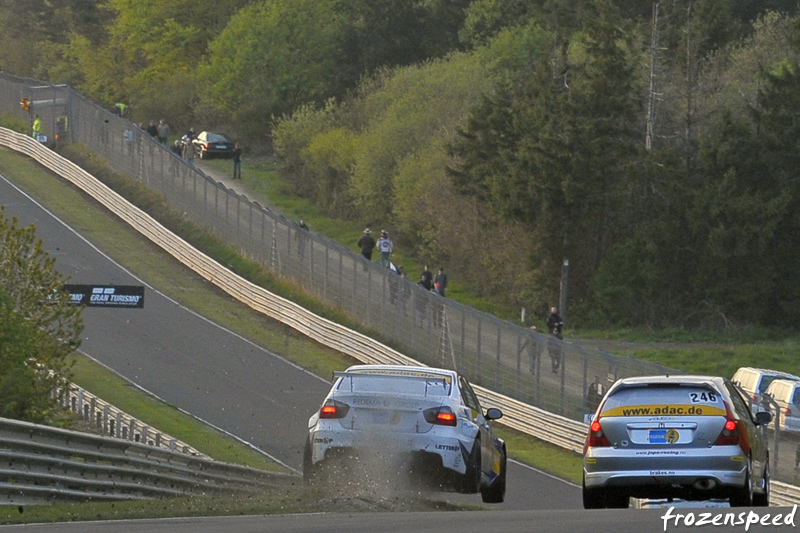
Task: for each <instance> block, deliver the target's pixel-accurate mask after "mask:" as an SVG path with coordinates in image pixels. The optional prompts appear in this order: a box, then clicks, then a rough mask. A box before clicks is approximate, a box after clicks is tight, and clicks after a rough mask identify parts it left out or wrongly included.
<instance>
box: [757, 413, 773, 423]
mask: <svg viewBox="0 0 800 533" xmlns="http://www.w3.org/2000/svg"><path fill="white" fill-rule="evenodd" d="M770 422H772V413H769V412H767V411H759V412H757V413H756V424H758V425H759V426H765V425H767V424H769V423H770Z"/></svg>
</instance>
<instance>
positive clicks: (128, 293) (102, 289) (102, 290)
mask: <svg viewBox="0 0 800 533" xmlns="http://www.w3.org/2000/svg"><path fill="white" fill-rule="evenodd" d="M64 290H65V291H67V292H68V293H69V294H70V303H72V304H75V305H84V306H86V307H132V308H137V309H142V308H144V287H143V286H139V285H64Z"/></svg>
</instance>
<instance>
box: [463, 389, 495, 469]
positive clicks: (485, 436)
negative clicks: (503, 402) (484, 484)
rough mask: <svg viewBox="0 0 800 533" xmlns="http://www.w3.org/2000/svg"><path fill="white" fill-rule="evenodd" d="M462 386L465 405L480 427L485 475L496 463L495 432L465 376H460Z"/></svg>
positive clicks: (482, 467) (482, 464) (482, 465)
mask: <svg viewBox="0 0 800 533" xmlns="http://www.w3.org/2000/svg"><path fill="white" fill-rule="evenodd" d="M460 385H461V387H460V388H461V394H462V397H463V400H464V403H465V404H466V405H467V406H468V407H469V408H470V410H471V411H472V417H473V418H472V421H473V422H475V424H476V425H477V426H478V430H479V432H480V441H481V472H482V473H483V474H485V473H487V472H490V471H491V469H492V462H493V461H494V449H493V442H494V438H493V437H494V432H493V431H492V428H491V426H489V421H488V420H486V417H484V416H483V409H482V408H481V404H480V402H479V401H478V396H477V395H476V394H475V391H474V390H472V386H471V385H470V384H469V382H468V381H467V380H466V379H465V378H464V377H463V376H460Z"/></svg>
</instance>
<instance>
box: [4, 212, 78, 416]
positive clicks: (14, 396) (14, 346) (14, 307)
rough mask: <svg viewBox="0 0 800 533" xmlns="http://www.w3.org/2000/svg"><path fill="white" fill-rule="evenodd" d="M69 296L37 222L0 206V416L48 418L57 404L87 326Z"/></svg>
mask: <svg viewBox="0 0 800 533" xmlns="http://www.w3.org/2000/svg"><path fill="white" fill-rule="evenodd" d="M69 299H70V296H69V294H67V293H66V292H64V291H63V278H62V276H61V274H60V273H58V272H57V271H56V270H55V259H54V258H52V257H50V256H49V255H48V254H47V252H45V251H44V250H43V249H42V243H41V240H40V239H37V238H36V234H35V230H34V228H33V226H30V227H27V228H21V227H19V225H18V223H17V220H16V218H12V219H9V218H7V217H6V216H5V215H4V214H3V212H2V209H0V366H2V368H3V374H2V377H1V378H0V416H6V417H11V418H17V419H21V420H28V421H31V422H44V421H46V420H47V419H48V418H49V417H50V416H51V415H52V413H53V412H54V410H55V409H56V408H57V403H56V401H55V400H54V399H52V397H51V394H52V392H53V390H54V389H55V388H57V387H61V386H63V385H65V384H66V383H67V382H68V380H69V377H70V368H71V366H72V363H73V359H72V356H74V354H75V351H76V350H77V348H78V347H79V346H80V342H81V337H80V335H81V331H82V330H83V322H82V319H81V309H80V308H78V307H76V306H73V305H71V304H70V303H69Z"/></svg>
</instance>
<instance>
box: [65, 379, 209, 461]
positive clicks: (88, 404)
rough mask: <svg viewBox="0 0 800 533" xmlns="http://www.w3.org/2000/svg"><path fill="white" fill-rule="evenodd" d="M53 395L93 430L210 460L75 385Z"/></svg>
mask: <svg viewBox="0 0 800 533" xmlns="http://www.w3.org/2000/svg"><path fill="white" fill-rule="evenodd" d="M54 395H55V397H57V398H58V399H59V402H60V405H61V407H64V408H67V409H69V410H71V411H72V412H73V413H76V414H77V415H78V416H80V417H81V418H82V419H83V420H84V422H85V423H86V424H87V425H88V426H90V427H91V428H93V430H94V431H98V432H102V434H103V435H107V436H109V437H116V438H118V439H123V440H130V441H133V442H141V443H142V444H147V445H149V446H155V447H157V448H164V449H167V450H169V451H173V452H181V453H187V454H190V455H193V456H195V457H203V458H206V459H208V457H207V456H206V455H204V454H202V453H200V452H199V451H197V450H196V449H194V448H192V447H191V446H189V445H188V444H186V443H184V442H181V441H179V440H177V439H175V438H173V437H170V436H169V435H165V434H164V433H161V432H160V431H158V430H156V429H153V428H150V427H149V426H147V425H145V424H143V423H142V422H141V421H140V420H138V419H136V418H134V417H133V416H131V415H129V414H128V413H126V412H125V411H121V410H120V409H118V408H116V407H114V406H113V405H111V404H109V403H108V402H106V401H104V400H103V399H101V398H98V397H97V396H95V395H94V394H92V393H91V392H89V391H87V390H84V389H82V388H81V387H78V386H77V385H75V384H70V385H69V386H68V388H67V390H64V391H55V392H54Z"/></svg>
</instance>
